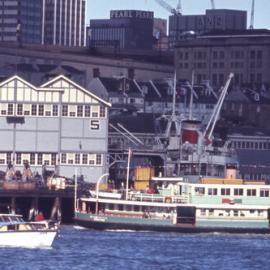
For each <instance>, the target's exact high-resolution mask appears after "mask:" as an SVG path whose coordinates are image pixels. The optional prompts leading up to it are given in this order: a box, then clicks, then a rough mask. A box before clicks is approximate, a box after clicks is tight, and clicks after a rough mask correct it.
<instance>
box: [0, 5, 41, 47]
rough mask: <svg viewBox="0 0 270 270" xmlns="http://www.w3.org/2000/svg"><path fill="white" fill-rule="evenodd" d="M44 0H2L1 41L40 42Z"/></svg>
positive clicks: (0, 17) (0, 15)
mask: <svg viewBox="0 0 270 270" xmlns="http://www.w3.org/2000/svg"><path fill="white" fill-rule="evenodd" d="M41 18H42V0H8V1H6V0H1V1H0V41H2V42H3V41H4V42H17V41H18V42H22V43H40V42H41V32H42V31H41V29H42V20H41Z"/></svg>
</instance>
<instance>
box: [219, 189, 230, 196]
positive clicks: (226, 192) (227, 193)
mask: <svg viewBox="0 0 270 270" xmlns="http://www.w3.org/2000/svg"><path fill="white" fill-rule="evenodd" d="M230 194H231V191H230V189H229V188H222V189H221V195H230Z"/></svg>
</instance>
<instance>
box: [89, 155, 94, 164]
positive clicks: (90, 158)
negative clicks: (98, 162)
mask: <svg viewBox="0 0 270 270" xmlns="http://www.w3.org/2000/svg"><path fill="white" fill-rule="evenodd" d="M89 164H90V165H94V164H95V155H94V154H90V155H89Z"/></svg>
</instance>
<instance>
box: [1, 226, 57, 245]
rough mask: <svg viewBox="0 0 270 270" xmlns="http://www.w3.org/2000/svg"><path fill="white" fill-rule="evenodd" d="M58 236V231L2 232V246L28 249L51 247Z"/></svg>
mask: <svg viewBox="0 0 270 270" xmlns="http://www.w3.org/2000/svg"><path fill="white" fill-rule="evenodd" d="M56 235H57V231H56V230H50V231H8V232H0V246H8V247H26V248H35V247H51V246H52V244H53V241H54V239H55V237H56Z"/></svg>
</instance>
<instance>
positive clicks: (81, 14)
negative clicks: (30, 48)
mask: <svg viewBox="0 0 270 270" xmlns="http://www.w3.org/2000/svg"><path fill="white" fill-rule="evenodd" d="M85 4H86V0H65V1H64V0H8V1H6V0H4V1H3V0H2V1H0V27H1V31H0V41H9V42H18V43H20V44H23V43H34V44H50V45H62V46H69V47H71V46H83V45H84V42H85Z"/></svg>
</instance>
